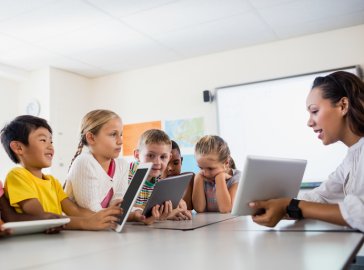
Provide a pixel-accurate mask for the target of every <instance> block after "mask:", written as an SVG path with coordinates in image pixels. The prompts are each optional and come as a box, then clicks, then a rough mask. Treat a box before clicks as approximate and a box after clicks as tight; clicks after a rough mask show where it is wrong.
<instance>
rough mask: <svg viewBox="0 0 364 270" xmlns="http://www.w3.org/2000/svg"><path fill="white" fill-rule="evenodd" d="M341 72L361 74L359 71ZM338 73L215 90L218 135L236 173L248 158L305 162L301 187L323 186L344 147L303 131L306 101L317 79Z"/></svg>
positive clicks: (309, 129) (339, 160) (306, 129)
mask: <svg viewBox="0 0 364 270" xmlns="http://www.w3.org/2000/svg"><path fill="white" fill-rule="evenodd" d="M337 70H345V71H348V72H352V73H354V74H357V75H358V74H360V72H359V67H357V66H352V67H346V68H342V69H337ZM334 71H336V70H329V71H323V72H318V73H313V74H304V75H299V76H292V77H286V78H279V79H273V80H266V81H260V82H253V83H247V84H241V85H233V86H225V87H219V88H216V93H215V95H216V102H217V118H218V127H219V135H220V136H221V137H222V138H224V139H225V140H226V141H227V143H228V144H229V147H230V150H231V155H232V157H233V159H234V160H235V163H236V166H237V168H238V169H243V168H244V162H245V158H246V156H247V155H263V156H273V157H285V158H300V159H306V160H307V161H308V163H307V168H306V172H305V175H304V178H303V182H321V181H324V180H325V179H326V178H327V176H328V175H329V174H330V173H331V172H332V171H334V170H335V168H336V167H337V166H338V165H339V164H340V162H341V161H342V160H343V159H344V157H345V155H346V152H347V147H346V146H345V145H344V144H342V143H335V144H333V145H329V146H324V145H323V144H322V142H321V140H319V139H318V138H317V134H316V133H314V132H313V131H312V129H311V128H309V127H308V126H307V120H308V116H309V114H308V112H307V110H306V97H307V95H308V93H309V91H310V89H311V86H312V83H313V80H314V79H315V78H316V77H317V76H324V75H327V74H329V73H331V72H334Z"/></svg>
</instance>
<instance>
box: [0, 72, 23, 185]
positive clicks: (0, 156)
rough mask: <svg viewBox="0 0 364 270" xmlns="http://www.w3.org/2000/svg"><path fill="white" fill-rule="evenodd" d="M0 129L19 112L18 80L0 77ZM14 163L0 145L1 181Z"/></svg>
mask: <svg viewBox="0 0 364 270" xmlns="http://www.w3.org/2000/svg"><path fill="white" fill-rule="evenodd" d="M0 96H1V98H0V109H1V113H0V126H1V127H0V129H2V128H3V126H4V125H5V124H6V123H8V122H9V119H12V118H14V117H15V116H17V114H18V107H19V106H18V99H19V85H18V83H17V82H15V81H12V80H7V79H3V78H0ZM13 165H14V164H13V163H12V161H11V160H10V159H9V157H8V155H7V154H6V152H5V151H4V149H3V147H2V146H0V181H2V182H3V181H4V179H5V176H6V174H7V168H10V167H11V166H13Z"/></svg>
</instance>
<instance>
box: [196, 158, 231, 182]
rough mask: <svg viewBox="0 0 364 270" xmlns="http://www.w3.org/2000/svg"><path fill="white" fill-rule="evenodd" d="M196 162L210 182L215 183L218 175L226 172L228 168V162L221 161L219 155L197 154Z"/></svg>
mask: <svg viewBox="0 0 364 270" xmlns="http://www.w3.org/2000/svg"><path fill="white" fill-rule="evenodd" d="M196 161H197V164H198V167H199V168H200V169H201V174H202V175H203V176H204V178H206V179H207V180H209V181H215V177H216V175H218V174H219V173H221V172H225V171H226V169H227V166H228V161H226V162H221V161H219V159H218V156H217V154H208V155H200V154H197V155H196Z"/></svg>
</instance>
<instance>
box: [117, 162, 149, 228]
mask: <svg viewBox="0 0 364 270" xmlns="http://www.w3.org/2000/svg"><path fill="white" fill-rule="evenodd" d="M151 168H152V163H141V164H139V166H138V169H137V170H136V172H135V174H134V176H133V179H132V180H131V181H130V185H129V187H128V189H127V191H126V192H125V195H124V198H123V201H122V203H121V205H120V207H121V208H122V209H123V210H124V212H123V214H122V215H121V216H120V217H119V222H118V224H117V227H116V229H115V231H116V232H121V231H122V229H123V227H124V224H125V222H126V220H127V218H128V216H129V213H130V211H131V209H132V208H133V206H134V204H135V201H136V199H137V198H138V195H139V193H140V191H141V189H142V186H143V184H144V182H145V180H146V179H147V177H148V175H149V172H150V169H151Z"/></svg>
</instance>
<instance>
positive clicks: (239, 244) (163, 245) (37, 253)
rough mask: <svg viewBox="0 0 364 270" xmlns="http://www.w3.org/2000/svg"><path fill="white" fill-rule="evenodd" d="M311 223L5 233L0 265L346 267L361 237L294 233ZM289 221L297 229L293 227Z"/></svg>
mask: <svg viewBox="0 0 364 270" xmlns="http://www.w3.org/2000/svg"><path fill="white" fill-rule="evenodd" d="M199 219H200V220H203V219H204V218H202V216H200V218H199ZM209 221H213V218H211V217H209ZM310 222H311V221H304V222H299V223H298V224H295V223H293V222H289V223H286V224H283V225H282V226H281V227H285V226H289V228H290V231H267V230H266V229H267V228H265V227H261V226H257V225H255V224H253V223H252V222H251V221H250V217H242V218H234V219H228V220H225V221H221V222H219V223H215V224H212V225H209V226H205V227H201V228H198V229H195V230H189V231H182V230H175V229H173V230H171V229H160V228H151V227H148V226H144V225H129V224H128V225H126V226H125V228H124V230H123V232H122V233H115V232H113V231H104V232H82V231H63V232H61V233H60V234H58V235H44V234H37V235H28V236H19V237H11V238H8V239H4V240H1V241H0V269H1V270H2V269H47V270H48V269H67V270H69V269H81V270H83V269H84V270H86V269H113V268H114V269H133V270H134V269H161V270H164V269H183V270H186V269H219V270H221V269H222V270H225V269H226V270H228V269H229V270H230V269H239V270H240V269H320V270H321V269H330V270H331V269H342V268H343V267H345V266H347V265H348V264H349V263H350V261H351V260H352V258H354V256H355V254H356V253H357V251H358V250H359V248H360V247H361V245H362V243H363V240H364V238H363V234H361V233H358V232H352V231H347V232H333V231H331V232H330V231H328V232H319V231H310V232H309V231H308V232H304V231H301V229H302V228H303V227H304V228H306V229H309V227H310V225H305V226H303V224H305V223H310ZM176 224H177V223H176ZM181 224H182V223H181ZM326 225H327V224H326V223H322V224H319V226H318V223H315V226H314V227H315V228H317V226H318V227H320V228H321V229H322V228H325V226H326ZM177 226H178V225H177ZM184 226H185V225H181V227H184ZM295 226H296V227H297V228H298V230H297V231H294V230H292V228H293V227H295ZM328 227H330V226H328ZM329 229H330V228H329Z"/></svg>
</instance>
